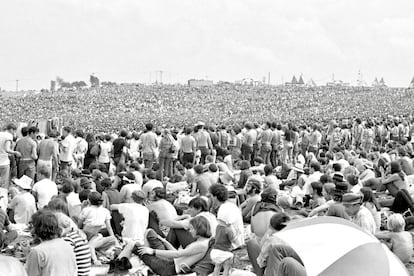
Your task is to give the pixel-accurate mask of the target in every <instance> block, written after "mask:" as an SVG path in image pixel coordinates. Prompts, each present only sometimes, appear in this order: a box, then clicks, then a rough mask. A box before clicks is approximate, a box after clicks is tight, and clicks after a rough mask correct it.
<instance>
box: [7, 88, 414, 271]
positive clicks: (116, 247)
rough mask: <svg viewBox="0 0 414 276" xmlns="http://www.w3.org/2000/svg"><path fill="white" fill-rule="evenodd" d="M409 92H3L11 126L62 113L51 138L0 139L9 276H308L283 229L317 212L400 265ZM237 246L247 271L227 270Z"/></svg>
mask: <svg viewBox="0 0 414 276" xmlns="http://www.w3.org/2000/svg"><path fill="white" fill-rule="evenodd" d="M120 90H122V91H120ZM213 90H214V92H213ZM138 91H140V92H139V93H138ZM390 91H392V92H393V94H391V93H390ZM322 93H323V94H322ZM121 95H122V97H121ZM195 95H198V97H196V96H195ZM200 95H202V97H201V96H200ZM236 95H237V97H236ZM338 99H342V102H336V101H337V100H338ZM410 99H411V98H410V95H407V94H406V91H402V90H397V89H395V90H391V89H386V90H373V89H369V88H364V89H362V88H361V89H354V90H353V91H352V93H351V92H350V91H349V90H348V88H343V89H342V90H341V89H340V90H335V91H334V90H331V89H330V88H325V89H324V90H320V88H300V89H299V88H289V89H282V90H280V89H277V88H263V87H262V88H260V87H250V88H249V89H246V88H244V87H234V86H231V87H226V86H221V87H214V88H205V89H203V91H199V90H197V89H195V88H186V87H182V86H176V87H175V86H174V87H173V86H171V87H169V88H168V89H167V88H166V87H155V86H152V87H145V86H138V87H134V86H125V87H124V86H119V87H116V88H114V87H112V88H102V89H101V90H100V91H91V92H88V93H83V94H80V92H76V93H75V94H64V95H63V94H62V95H59V96H57V95H36V96H26V97H25V98H19V99H17V98H7V99H5V101H6V102H7V104H4V105H3V106H4V107H3V110H2V113H3V116H2V119H3V120H9V119H12V118H13V119H14V121H16V119H17V120H18V121H24V120H26V119H28V118H30V120H32V119H36V118H39V117H40V114H44V115H45V116H46V115H47V116H62V117H65V116H66V117H65V118H64V122H65V126H64V127H63V128H62V130H59V129H51V130H50V131H49V132H48V133H47V134H46V136H45V137H44V136H43V135H39V129H38V128H37V126H36V125H28V126H25V127H23V128H22V129H21V136H20V133H19V137H17V135H16V130H17V127H16V125H15V124H13V123H7V125H6V126H5V128H4V130H3V131H2V132H0V207H1V208H0V230H1V231H0V247H1V248H2V254H1V255H0V263H1V266H0V274H1V275H3V274H5V275H26V274H27V275H29V276H31V275H48V276H49V275H50V276H55V275H70V276H73V275H90V274H91V273H93V271H94V269H97V268H101V267H103V265H106V266H104V267H105V268H106V269H107V270H109V271H107V272H108V273H112V272H116V273H123V272H128V271H129V272H131V273H136V275H142V273H147V274H148V275H151V273H153V275H161V276H164V275H176V274H184V273H196V275H209V274H210V273H213V274H214V275H220V273H223V275H226V276H227V275H230V274H231V275H259V276H260V275H306V266H305V265H304V263H305V262H304V261H303V260H302V259H301V256H300V255H298V254H297V252H296V251H295V248H293V247H291V246H290V245H289V244H287V243H285V242H284V241H283V238H280V237H279V236H278V233H279V232H280V231H283V229H284V228H285V227H286V226H288V225H289V224H290V223H291V222H295V221H298V220H306V219H308V218H311V217H314V216H336V217H340V218H342V219H344V220H348V221H351V222H352V223H354V225H356V226H358V227H359V229H361V231H365V232H367V233H369V234H370V235H375V236H376V237H377V238H378V239H380V240H381V241H383V242H384V243H386V244H388V245H389V247H390V250H392V252H393V253H394V254H395V256H397V257H398V258H399V259H400V261H401V262H402V263H404V264H407V263H408V262H409V261H410V259H411V255H412V253H413V244H412V238H411V234H409V233H408V232H407V231H409V230H411V229H413V228H414V227H413V226H414V216H413V213H412V212H414V203H413V200H412V194H413V193H414V189H413V184H414V165H413V159H412V158H413V157H414V150H413V142H414V119H413V117H412V116H411V115H410V114H409V113H410V110H409V105H410ZM334 101H335V102H334ZM374 102H375V105H374V106H370V103H371V104H372V103H374ZM333 105H334V106H333ZM118 111H119V112H118ZM179 112H181V113H179ZM276 112H278V113H276ZM36 114H39V115H36ZM138 114H140V115H138ZM190 114H192V115H190ZM30 116H32V117H30ZM70 116H72V117H71V119H69V117H70ZM198 119H200V120H201V119H207V121H208V123H207V124H206V123H204V122H202V121H197V122H196V123H194V121H195V120H198ZM142 122H145V124H143V123H142ZM127 127H128V128H127ZM115 129H118V130H117V131H116V132H115V131H114V130H115ZM309 238H311V239H323V237H316V236H315V237H309ZM242 247H247V253H248V254H247V256H245V257H244V258H246V259H248V260H249V261H250V263H251V272H248V271H235V270H234V269H232V264H233V259H234V251H235V250H237V249H239V248H242ZM23 264H24V265H23ZM370 266H372V264H369V263H367V265H366V271H364V273H365V272H369V271H370ZM134 269H135V270H134ZM344 269H345V270H346V268H344ZM13 273H14V274H13ZM139 273H141V274H139Z"/></svg>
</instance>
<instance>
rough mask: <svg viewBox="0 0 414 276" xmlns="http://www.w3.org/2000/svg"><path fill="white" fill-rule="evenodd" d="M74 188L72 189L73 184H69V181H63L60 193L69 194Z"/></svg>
mask: <svg viewBox="0 0 414 276" xmlns="http://www.w3.org/2000/svg"><path fill="white" fill-rule="evenodd" d="M73 190H74V188H73V184H72V183H71V181H64V184H63V186H62V189H61V191H62V193H65V194H69V193H71V192H73Z"/></svg>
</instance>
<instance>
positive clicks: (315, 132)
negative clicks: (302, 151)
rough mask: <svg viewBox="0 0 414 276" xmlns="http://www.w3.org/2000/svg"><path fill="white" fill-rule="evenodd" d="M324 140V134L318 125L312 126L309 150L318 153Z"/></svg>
mask: <svg viewBox="0 0 414 276" xmlns="http://www.w3.org/2000/svg"><path fill="white" fill-rule="evenodd" d="M321 141H322V134H321V132H320V131H319V129H318V125H317V124H314V125H313V126H312V133H311V134H310V135H309V148H308V151H309V152H312V153H314V154H317V153H318V151H319V146H320V144H321Z"/></svg>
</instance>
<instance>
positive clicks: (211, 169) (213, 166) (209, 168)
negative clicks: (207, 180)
mask: <svg viewBox="0 0 414 276" xmlns="http://www.w3.org/2000/svg"><path fill="white" fill-rule="evenodd" d="M208 170H209V171H210V172H217V170H218V168H217V165H216V164H210V165H209V166H208Z"/></svg>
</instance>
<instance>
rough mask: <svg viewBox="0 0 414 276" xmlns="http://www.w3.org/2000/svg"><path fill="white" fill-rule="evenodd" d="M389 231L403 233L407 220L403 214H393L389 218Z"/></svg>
mask: <svg viewBox="0 0 414 276" xmlns="http://www.w3.org/2000/svg"><path fill="white" fill-rule="evenodd" d="M387 228H388V230H390V231H392V232H402V231H404V228H405V220H404V218H403V216H402V215H401V214H392V215H391V216H389V217H388V222H387Z"/></svg>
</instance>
